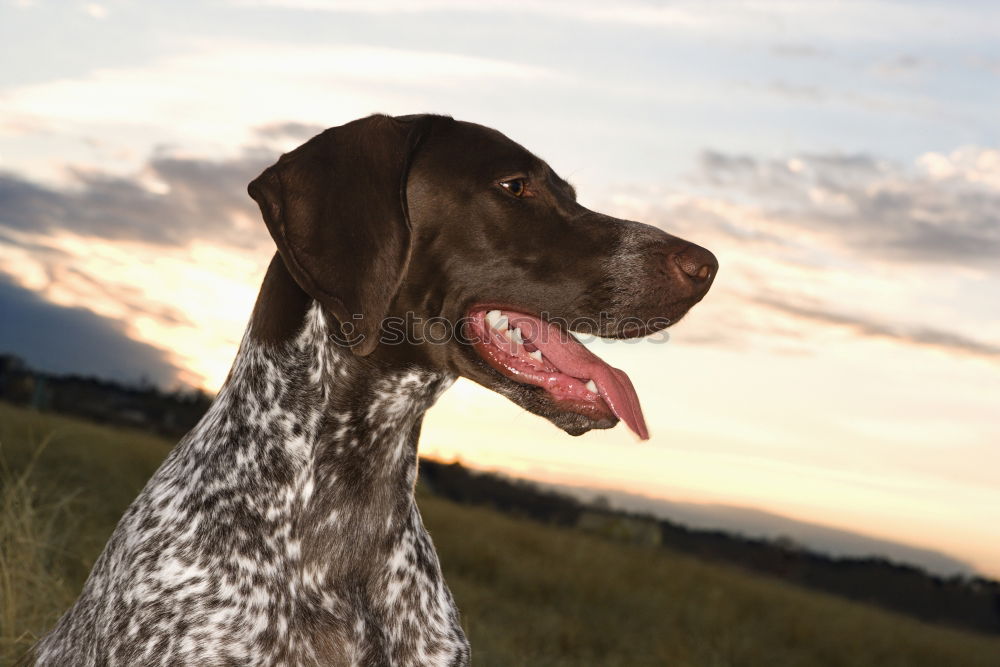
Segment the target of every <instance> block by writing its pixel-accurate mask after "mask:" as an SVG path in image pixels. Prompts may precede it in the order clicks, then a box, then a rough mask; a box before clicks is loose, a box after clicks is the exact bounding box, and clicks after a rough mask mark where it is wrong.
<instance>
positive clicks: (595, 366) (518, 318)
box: [508, 313, 649, 440]
mask: <svg viewBox="0 0 1000 667" xmlns="http://www.w3.org/2000/svg"><path fill="white" fill-rule="evenodd" d="M508 315H509V317H510V326H511V328H513V327H518V328H520V329H521V333H522V335H523V336H524V339H525V341H526V342H529V343H531V344H532V345H534V346H535V347H536V348H538V349H539V350H541V352H542V355H543V356H544V357H545V358H546V359H548V361H549V362H550V363H551V364H552V365H553V366H555V367H556V368H558V369H559V371H560V372H562V373H565V374H566V375H571V376H573V377H575V378H580V379H583V380H587V379H590V380H593V381H594V383H595V384H596V385H597V389H598V393H599V394H600V395H601V398H603V399H604V402H605V403H607V404H608V407H609V408H611V411H612V412H614V413H615V416H616V417H618V418H619V419H621V420H622V421H623V422H625V423H626V424H627V425H628V427H629V428H630V429H632V431H633V432H635V434H636V435H638V436H639V437H640V438H642V439H643V440H648V439H649V430H648V429H647V428H646V420H645V419H644V418H643V416H642V408H641V407H640V406H639V397H638V396H637V395H636V393H635V388H634V387H633V386H632V381H631V380H630V379H629V377H628V375H626V374H625V372H624V371H621V370H619V369H617V368H612V367H611V366H610V365H608V364H606V363H605V362H604V361H602V360H601V358H600V357H598V356H597V355H596V354H594V353H593V352H591V351H590V350H588V349H587V348H585V347H584V346H583V345H582V344H581V343H580V341H578V340H577V339H576V338H574V337H573V334H571V333H569V332H565V331H563V330H562V329H560V328H559V327H557V326H556V325H555V324H552V323H551V322H545V321H544V320H541V319H538V318H537V317H531V316H530V315H520V314H516V313H508ZM536 332H537V333H536Z"/></svg>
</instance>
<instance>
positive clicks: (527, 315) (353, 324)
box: [249, 115, 718, 438]
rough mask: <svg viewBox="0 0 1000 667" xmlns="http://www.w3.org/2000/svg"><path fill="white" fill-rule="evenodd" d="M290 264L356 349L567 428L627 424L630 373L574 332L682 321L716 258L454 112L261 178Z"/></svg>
mask: <svg viewBox="0 0 1000 667" xmlns="http://www.w3.org/2000/svg"><path fill="white" fill-rule="evenodd" d="M249 191H250V194H251V196H252V197H253V198H254V199H255V200H256V201H257V203H258V204H259V205H260V208H261V211H262V212H263V215H264V219H265V221H266V223H267V226H268V229H269V231H270V232H271V235H272V236H273V237H274V240H275V242H276V243H277V246H278V251H279V253H280V255H281V258H282V260H283V261H284V264H285V266H286V268H287V269H288V272H289V273H290V274H291V275H292V277H293V278H294V279H295V281H296V282H297V283H298V284H299V286H300V287H301V288H302V289H303V290H304V291H305V292H306V293H308V294H309V295H310V296H312V297H313V298H314V299H316V300H317V301H319V302H320V303H321V304H323V306H324V307H326V308H327V309H328V310H329V311H330V312H331V313H332V314H333V315H334V316H335V317H336V318H337V320H338V321H339V322H340V324H341V326H342V328H343V331H342V333H343V336H342V341H341V342H342V343H343V344H347V345H350V346H351V347H352V348H353V350H354V352H355V353H356V354H359V355H374V356H376V357H385V358H386V359H392V360H395V361H402V362H411V363H419V364H425V365H431V366H433V367H436V368H440V369H443V370H447V371H449V372H452V373H456V374H459V375H463V376H465V377H467V378H470V379H472V380H474V381H476V382H478V383H479V384H482V385H484V386H486V387H488V388H490V389H492V390H494V391H496V392H498V393H500V394H503V395H504V396H507V397H508V398H509V399H511V400H512V401H514V402H515V403H517V404H518V405H520V406H522V407H523V408H525V409H527V410H529V411H531V412H534V413H536V414H539V415H541V416H543V417H546V418H547V419H549V420H550V421H552V422H553V423H554V424H556V425H557V426H559V427H561V428H563V429H564V430H566V431H567V432H569V433H571V434H574V435H576V434H580V433H584V432H586V431H587V430H590V429H591V428H610V427H611V426H614V425H615V424H616V423H617V421H618V419H619V418H620V419H622V420H624V421H625V422H626V423H627V424H628V425H629V426H630V427H631V428H632V429H633V430H634V431H635V432H636V433H637V434H639V436H640V437H643V438H645V437H647V432H646V426H645V423H644V421H643V418H642V412H641V410H640V408H639V402H638V398H637V397H636V395H635V391H634V390H633V389H632V385H631V382H630V381H629V379H628V376H626V375H625V373H623V372H622V371H620V370H618V369H614V368H612V367H610V366H609V365H607V364H605V363H604V362H603V361H601V360H600V359H599V358H598V357H596V356H595V355H593V354H592V353H591V352H589V351H588V350H587V349H586V348H585V347H584V346H582V345H581V344H580V343H579V342H577V340H576V339H575V338H574V337H573V336H572V335H571V334H570V333H569V331H570V330H574V331H582V332H585V333H591V334H596V335H600V336H604V337H616V338H631V337H637V336H643V335H647V334H650V333H652V332H655V331H658V330H660V329H663V328H665V327H667V326H669V325H671V324H673V323H675V322H677V321H678V320H679V319H680V318H681V317H683V316H684V314H685V313H686V312H687V311H688V309H690V308H691V306H693V305H694V304H695V303H697V302H698V301H699V300H701V298H702V297H704V296H705V294H706V292H707V291H708V289H709V287H710V286H711V284H712V280H713V279H714V278H715V274H716V271H717V268H718V265H717V263H716V260H715V257H714V256H713V255H712V254H711V253H710V252H708V251H707V250H705V249H704V248H701V247H699V246H696V245H693V244H691V243H688V242H687V241H683V240H681V239H679V238H676V237H674V236H671V235H669V234H667V233H665V232H663V231H661V230H659V229H657V228H655V227H651V226H649V225H644V224H641V223H638V222H631V221H626V220H618V219H616V218H611V217H609V216H606V215H602V214H600V213H595V212H593V211H590V210H588V209H586V208H584V207H583V206H581V205H579V204H578V203H577V201H576V193H575V191H574V190H573V188H572V186H570V185H569V184H568V183H567V182H566V181H564V180H563V179H562V178H560V177H559V176H558V175H557V174H556V173H555V172H554V171H553V170H552V169H551V168H550V167H549V166H548V165H547V164H546V163H545V162H543V161H542V160H540V159H539V158H537V157H536V156H534V155H532V154H531V153H530V152H528V151H527V150H525V149H524V148H522V147H521V146H519V145H518V144H516V143H514V142H513V141H511V140H510V139H508V138H507V137H505V136H504V135H502V134H500V133H499V132H497V131H495V130H491V129H489V128H486V127H483V126H480V125H475V124H472V123H466V122H460V121H455V120H452V119H451V118H448V117H443V116H430V115H426V116H406V117H398V118H392V117H389V116H370V117H368V118H364V119H361V120H357V121H354V122H352V123H348V124H347V125H343V126H341V127H336V128H332V129H329V130H327V131H325V132H323V133H322V134H320V135H318V136H316V137H314V138H313V139H311V140H309V141H308V142H306V143H305V144H303V145H302V146H300V147H299V148H297V149H295V150H294V151H292V152H290V153H288V154H286V155H284V156H282V157H281V159H280V160H279V161H278V162H277V163H276V164H275V165H274V166H272V167H270V168H268V169H267V170H266V171H264V173H263V174H261V175H260V176H259V177H258V178H257V179H256V180H254V181H253V182H252V183H251V184H250V187H249Z"/></svg>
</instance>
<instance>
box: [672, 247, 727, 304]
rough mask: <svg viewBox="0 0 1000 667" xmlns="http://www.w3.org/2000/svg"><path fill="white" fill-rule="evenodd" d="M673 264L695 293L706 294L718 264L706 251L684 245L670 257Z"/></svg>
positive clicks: (713, 256)
mask: <svg viewBox="0 0 1000 667" xmlns="http://www.w3.org/2000/svg"><path fill="white" fill-rule="evenodd" d="M671 258H672V259H673V260H674V263H675V264H677V266H678V267H679V268H680V270H681V271H682V272H683V273H684V275H685V276H687V278H688V280H690V281H691V283H692V287H693V288H694V289H695V291H701V292H703V293H704V292H707V291H708V288H709V287H710V286H711V284H712V279H713V278H715V274H716V273H717V272H718V270H719V262H718V260H717V259H715V255H713V254H712V253H711V252H709V251H708V250H705V249H704V248H702V247H701V246H699V245H695V244H693V243H686V244H684V246H683V247H682V248H680V249H679V250H677V251H676V252H674V253H673V254H672V255H671Z"/></svg>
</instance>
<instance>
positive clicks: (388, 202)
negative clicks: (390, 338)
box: [247, 115, 433, 355]
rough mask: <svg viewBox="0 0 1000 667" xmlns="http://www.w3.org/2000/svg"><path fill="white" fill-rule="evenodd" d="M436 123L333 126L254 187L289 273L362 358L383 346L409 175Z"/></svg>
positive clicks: (414, 120) (403, 238)
mask: <svg viewBox="0 0 1000 667" xmlns="http://www.w3.org/2000/svg"><path fill="white" fill-rule="evenodd" d="M432 119H433V117H432V116H407V117H402V118H392V117H391V116H381V115H376V116H369V117H367V118H362V119H360V120H356V121H353V122H351V123H348V124H346V125H341V126H340V127H334V128H330V129H329V130H326V131H325V132H323V133H322V134H319V135H317V136H315V137H313V138H312V139H310V140H309V141H307V142H306V143H305V144H303V145H302V146H299V147H298V148H296V149H295V150H293V151H292V152H290V153H286V154H285V155H282V156H281V159H279V160H278V162H277V163H275V164H274V165H272V166H271V167H268V168H267V169H266V170H264V173H262V174H261V175H260V176H258V177H257V178H256V179H255V180H254V181H253V182H251V183H250V185H249V187H248V188H247V190H248V191H249V193H250V196H251V197H253V198H254V200H255V201H256V202H257V204H258V205H259V206H260V210H261V213H263V215H264V221H265V222H266V223H267V229H268V231H269V232H270V233H271V236H272V237H273V238H274V241H275V243H276V244H277V245H278V252H279V253H280V255H281V258H282V260H283V261H284V263H285V266H286V267H287V268H288V272H289V273H290V274H291V275H292V277H293V278H294V279H295V281H296V282H297V283H298V284H299V286H300V287H302V289H303V290H305V291H306V292H307V293H308V294H309V295H310V296H312V297H313V298H314V299H316V300H317V301H318V302H320V304H322V305H323V306H324V307H325V308H326V309H328V310H329V311H330V312H331V313H332V314H333V315H334V316H335V317H336V318H337V319H338V320H339V321H340V323H341V327H342V333H343V334H344V339H345V340H346V341H348V343H349V344H351V346H352V348H353V350H354V351H355V352H356V353H358V354H361V355H366V354H369V353H370V352H371V351H372V350H374V349H375V347H376V345H377V344H378V338H379V329H380V325H381V322H382V320H383V318H384V317H385V316H386V313H387V311H388V308H389V305H390V303H391V302H392V299H393V298H394V297H395V295H396V291H397V289H398V288H399V284H400V281H402V279H403V275H404V274H405V273H406V267H407V263H408V261H409V255H410V220H409V216H408V213H407V210H406V177H407V172H408V171H409V165H410V158H411V157H412V156H413V153H414V152H415V151H416V149H417V146H418V144H419V142H420V140H421V138H422V137H423V136H424V135H425V133H426V132H427V131H428V128H429V126H430V123H431V121H432Z"/></svg>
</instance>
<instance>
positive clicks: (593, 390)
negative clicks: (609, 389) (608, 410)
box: [584, 380, 597, 394]
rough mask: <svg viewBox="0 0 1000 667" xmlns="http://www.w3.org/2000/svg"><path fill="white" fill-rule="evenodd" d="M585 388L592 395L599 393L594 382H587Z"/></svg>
mask: <svg viewBox="0 0 1000 667" xmlns="http://www.w3.org/2000/svg"><path fill="white" fill-rule="evenodd" d="M584 386H585V387H586V388H587V391H589V392H590V393H592V394H596V393H597V385H596V384H594V381H593V380H587V384H585V385H584Z"/></svg>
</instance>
